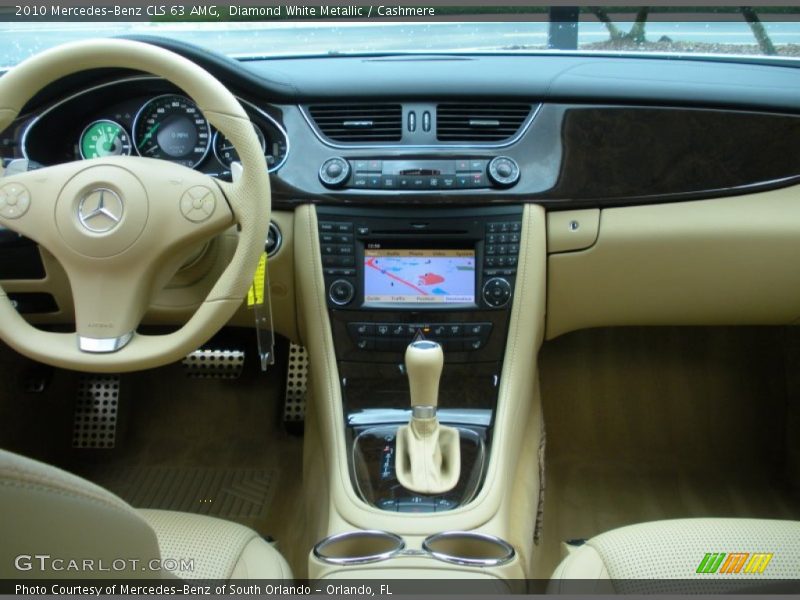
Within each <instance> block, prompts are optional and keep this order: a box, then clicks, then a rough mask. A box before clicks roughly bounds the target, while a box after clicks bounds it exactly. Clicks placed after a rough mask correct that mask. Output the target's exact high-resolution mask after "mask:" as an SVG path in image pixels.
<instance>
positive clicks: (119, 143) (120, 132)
mask: <svg viewBox="0 0 800 600" xmlns="http://www.w3.org/2000/svg"><path fill="white" fill-rule="evenodd" d="M79 146H80V153H81V158H103V157H104V156H122V155H128V154H130V153H131V138H130V137H128V132H127V131H125V129H124V128H123V127H122V125H120V124H119V123H115V122H114V121H108V120H106V119H101V120H99V121H95V122H94V123H90V124H89V125H87V126H86V129H84V130H83V133H81V138H80V142H79Z"/></svg>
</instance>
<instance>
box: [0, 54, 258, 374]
mask: <svg viewBox="0 0 800 600" xmlns="http://www.w3.org/2000/svg"><path fill="white" fill-rule="evenodd" d="M107 67H116V68H128V69H134V70H138V71H144V72H147V73H152V74H154V75H157V76H160V77H162V78H164V79H166V80H167V81H169V82H171V83H173V84H175V85H176V86H177V87H178V88H179V89H181V90H182V91H183V92H184V93H186V94H187V95H188V96H189V97H190V98H191V99H192V100H193V101H194V102H195V103H196V104H197V105H198V107H199V108H200V110H201V111H202V113H203V115H204V116H205V118H206V119H207V120H208V121H209V122H210V123H211V124H212V125H213V126H214V127H216V128H217V129H218V130H219V131H221V132H222V133H223V134H224V135H225V136H226V137H227V138H228V139H229V140H230V141H231V143H232V144H233V145H234V147H235V148H236V150H237V152H238V154H239V157H240V160H241V163H242V167H243V169H242V175H241V177H240V178H238V179H237V180H236V181H235V182H234V183H232V184H231V183H227V182H223V181H219V180H216V179H213V178H211V177H209V176H207V175H203V174H201V173H198V172H196V171H193V170H191V169H188V168H186V167H181V166H178V165H175V164H173V163H169V162H166V161H162V160H156V159H149V158H139V157H112V158H99V159H92V160H89V161H76V162H72V163H66V164H63V165H57V166H53V167H46V168H43V169H39V170H36V171H29V172H27V173H22V174H19V175H17V174H15V175H13V176H9V177H5V178H2V179H0V225H3V226H4V227H6V228H8V229H11V230H13V231H16V232H18V233H20V234H22V235H25V236H27V237H30V238H31V239H33V240H34V241H36V242H38V243H39V244H40V245H42V246H43V247H45V248H46V249H47V250H48V251H50V252H51V253H52V254H53V255H54V256H55V257H56V258H57V259H58V260H59V262H61V264H62V265H63V266H64V267H65V270H66V271H67V274H68V276H69V277H70V283H71V286H72V290H73V296H74V297H75V306H76V333H53V332H46V331H42V330H40V329H37V328H35V327H33V326H31V325H30V324H29V323H28V322H27V321H26V320H25V319H23V318H22V316H21V315H20V314H19V313H18V312H17V311H16V310H15V309H14V307H13V306H12V304H11V302H10V300H9V299H8V297H7V295H6V293H5V291H3V290H2V288H0V339H2V340H3V341H5V342H6V343H7V344H8V345H9V346H11V347H12V348H14V349H15V350H17V351H18V352H20V353H21V354H24V355H26V356H28V357H30V358H33V359H34V360H38V361H40V362H43V363H47V364H51V365H54V366H58V367H63V368H69V369H75V370H81V371H90V372H123V371H134V370H140V369H145V368H151V367H155V366H160V365H164V364H167V363H170V362H174V361H176V360H179V359H180V358H182V357H183V356H185V355H186V354H188V353H190V352H192V351H193V350H195V349H196V348H198V347H199V346H201V345H202V344H203V343H204V342H205V341H207V340H208V339H209V338H210V337H211V336H212V335H213V334H214V333H216V332H217V331H218V330H219V329H220V328H222V327H223V326H224V325H225V323H227V322H228V320H229V319H230V318H231V316H232V315H233V313H234V312H235V311H236V310H237V308H239V306H241V303H242V299H243V298H244V297H245V295H246V293H247V290H248V289H249V286H250V283H251V281H252V274H253V272H254V271H255V268H256V266H257V264H258V260H259V257H260V255H261V252H262V251H263V249H264V240H265V239H266V236H267V229H268V227H269V215H270V185H269V176H268V174H267V165H266V160H265V158H264V154H263V152H262V150H261V146H260V144H259V141H258V139H257V137H256V135H255V132H254V129H253V126H252V123H251V122H250V120H249V118H248V116H247V114H246V113H245V111H244V109H243V108H242V106H241V105H240V104H239V102H238V101H237V100H236V98H235V97H234V96H233V95H232V94H231V93H230V92H229V91H228V90H227V88H225V86H223V85H222V84H221V83H220V82H219V81H217V80H216V79H215V78H214V77H213V76H211V75H210V74H209V73H207V72H206V71H205V70H203V69H202V68H200V67H199V66H197V65H196V64H194V63H193V62H191V61H189V60H187V59H185V58H183V57H181V56H179V55H177V54H174V53H172V52H169V51H167V50H163V49H161V48H158V47H156V46H151V45H149V44H143V43H140V42H133V41H128V40H92V41H85V42H78V43H73V44H67V45H64V46H60V47H57V48H54V49H52V50H48V51H46V52H43V53H41V54H39V55H37V56H34V57H33V58H30V59H28V60H26V61H24V62H22V63H20V64H19V65H18V66H16V67H14V68H13V69H12V70H10V71H9V72H8V73H6V74H5V75H4V76H3V77H0V131H2V130H3V129H5V128H6V127H8V125H10V124H11V122H12V121H13V120H14V119H15V118H16V117H17V115H19V113H20V111H21V110H22V107H23V106H24V105H25V103H26V102H27V101H28V100H30V98H32V97H33V95H34V94H35V93H36V92H38V91H39V90H40V89H41V88H42V87H43V85H45V84H47V83H50V82H52V81H55V80H57V79H59V78H61V77H63V76H66V75H70V74H72V73H75V72H78V71H83V70H87V69H94V68H107ZM103 190H105V191H103ZM9 199H10V200H9ZM118 201H119V202H118ZM103 208H105V209H107V210H106V211H105V212H103V211H102V210H101V209H103ZM101 213H102V214H101ZM91 215H94V216H93V217H92V218H95V217H96V218H97V219H98V220H99V222H101V225H102V227H101V228H97V227H94V226H92V227H87V224H86V222H87V219H88V218H89V217H90V216H91ZM233 224H238V226H239V241H238V245H237V248H236V252H235V253H234V256H233V258H232V259H231V262H230V264H229V265H228V266H227V267H226V269H225V270H224V272H223V273H222V275H221V276H220V277H219V279H218V280H217V282H216V284H215V285H214V287H213V288H212V290H211V291H210V292H209V294H208V296H207V297H206V298H205V300H204V301H203V302H202V304H201V305H200V307H199V308H198V309H197V311H196V312H195V313H194V315H193V316H192V317H191V318H190V319H189V321H187V323H186V324H185V325H184V326H183V327H181V328H180V329H179V330H177V331H175V332H173V333H170V334H166V335H157V336H150V335H141V334H138V333H135V329H136V326H138V324H139V321H140V320H141V317H142V316H143V314H144V312H145V310H146V309H147V306H148V304H149V300H150V299H151V297H152V294H153V293H155V292H156V291H157V289H158V288H160V287H161V286H162V285H163V284H164V283H165V277H167V278H168V276H169V275H170V274H171V273H174V272H175V271H176V270H177V269H178V268H179V267H180V265H181V263H182V260H183V258H185V255H186V251H187V249H189V248H191V247H194V246H196V245H197V244H198V243H200V242H202V241H203V240H206V239H210V238H211V237H213V236H215V235H217V234H218V233H220V232H221V231H223V230H225V229H227V228H228V227H230V226H232V225H233ZM98 229H104V230H103V231H98ZM120 269H122V271H120Z"/></svg>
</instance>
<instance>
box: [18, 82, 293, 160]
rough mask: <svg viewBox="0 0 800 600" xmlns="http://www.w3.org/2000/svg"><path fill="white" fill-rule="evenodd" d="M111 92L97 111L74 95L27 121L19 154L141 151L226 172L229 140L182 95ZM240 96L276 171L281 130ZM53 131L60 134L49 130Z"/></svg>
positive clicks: (233, 156) (232, 153)
mask: <svg viewBox="0 0 800 600" xmlns="http://www.w3.org/2000/svg"><path fill="white" fill-rule="evenodd" d="M115 91H116V90H115ZM104 92H105V94H107V93H108V92H107V91H105V90H104ZM114 95H115V96H116V97H114V98H113V101H112V102H104V103H103V104H104V106H103V107H102V108H100V109H98V110H86V108H85V107H86V105H87V103H86V102H81V98H77V97H70V98H68V99H66V100H64V101H63V102H61V103H57V104H55V105H53V106H52V107H51V108H50V109H48V110H47V111H45V112H44V113H42V114H41V115H39V117H37V118H36V119H34V120H33V121H32V122H31V123H30V124H29V126H28V128H27V131H26V132H25V134H24V135H23V143H22V148H23V154H24V156H25V157H26V158H29V159H31V160H34V161H36V162H38V163H41V164H44V165H50V164H56V163H58V162H63V161H67V160H80V159H83V160H91V159H95V158H103V157H107V156H142V157H146V158H158V159H162V160H168V161H171V162H174V163H176V164H179V165H182V166H186V167H190V168H195V169H198V170H202V171H204V172H209V173H211V174H214V175H224V174H226V172H229V171H230V168H231V164H232V163H233V162H234V161H238V160H239V156H238V154H237V152H236V149H235V148H234V147H233V144H232V143H231V142H230V141H229V140H228V139H227V138H226V137H225V136H224V135H223V134H222V133H221V132H219V131H216V130H215V129H214V128H213V127H212V126H211V125H210V124H209V122H208V120H207V119H206V118H205V117H204V116H203V113H202V112H201V111H200V109H199V108H198V107H197V105H196V104H195V103H194V102H193V101H192V100H191V99H189V98H188V97H187V96H185V95H183V94H180V93H163V94H158V95H149V96H144V97H142V96H136V97H134V98H131V97H130V96H128V97H127V98H122V97H120V96H119V94H118V93H115V94H114ZM102 98H103V95H102V94H100V95H95V99H97V100H100V99H102ZM82 99H83V100H84V101H86V100H89V99H92V95H91V94H89V93H86V95H85V96H84V97H83V98H82ZM240 101H241V102H242V105H243V106H244V108H245V110H246V111H247V113H248V115H249V116H250V119H251V120H252V122H253V127H254V129H255V132H256V135H257V136H258V140H259V141H260V142H261V148H262V150H263V151H264V156H265V158H266V161H267V166H268V169H269V171H270V172H273V171H276V170H278V169H279V168H280V167H281V166H282V165H283V163H284V162H285V161H286V158H287V156H288V152H289V140H288V138H287V136H286V132H285V130H284V129H283V127H282V126H281V124H280V123H279V122H278V120H277V119H276V118H275V117H273V116H272V115H270V114H269V113H267V112H266V111H264V110H262V109H261V108H259V107H258V106H256V105H255V104H252V103H250V102H248V101H246V100H243V99H240ZM92 104H93V103H92ZM55 132H58V133H60V134H61V135H58V136H55V135H52V134H53V133H55Z"/></svg>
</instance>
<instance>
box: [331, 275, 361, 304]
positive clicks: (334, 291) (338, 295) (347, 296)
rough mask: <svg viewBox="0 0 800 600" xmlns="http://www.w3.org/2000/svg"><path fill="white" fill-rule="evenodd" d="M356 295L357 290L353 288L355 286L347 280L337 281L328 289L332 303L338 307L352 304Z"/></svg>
mask: <svg viewBox="0 0 800 600" xmlns="http://www.w3.org/2000/svg"><path fill="white" fill-rule="evenodd" d="M355 294H356V289H355V288H354V287H353V284H352V283H350V282H349V281H347V280H346V279H337V280H336V281H334V282H333V283H332V284H331V287H330V288H328V297H329V298H330V299H331V302H333V303H334V304H336V305H337V306H346V305H347V304H350V302H352V301H353V297H354V296H355Z"/></svg>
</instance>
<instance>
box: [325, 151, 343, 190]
mask: <svg viewBox="0 0 800 600" xmlns="http://www.w3.org/2000/svg"><path fill="white" fill-rule="evenodd" d="M349 177H350V163H348V162H347V161H346V160H345V159H343V158H341V157H339V156H334V157H333V158H329V159H327V160H326V161H325V162H323V163H322V166H321V167H320V168H319V179H320V181H321V182H322V184H323V185H325V186H326V187H329V188H337V187H342V186H343V185H344V184H345V182H346V181H347V179H348V178H349Z"/></svg>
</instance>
